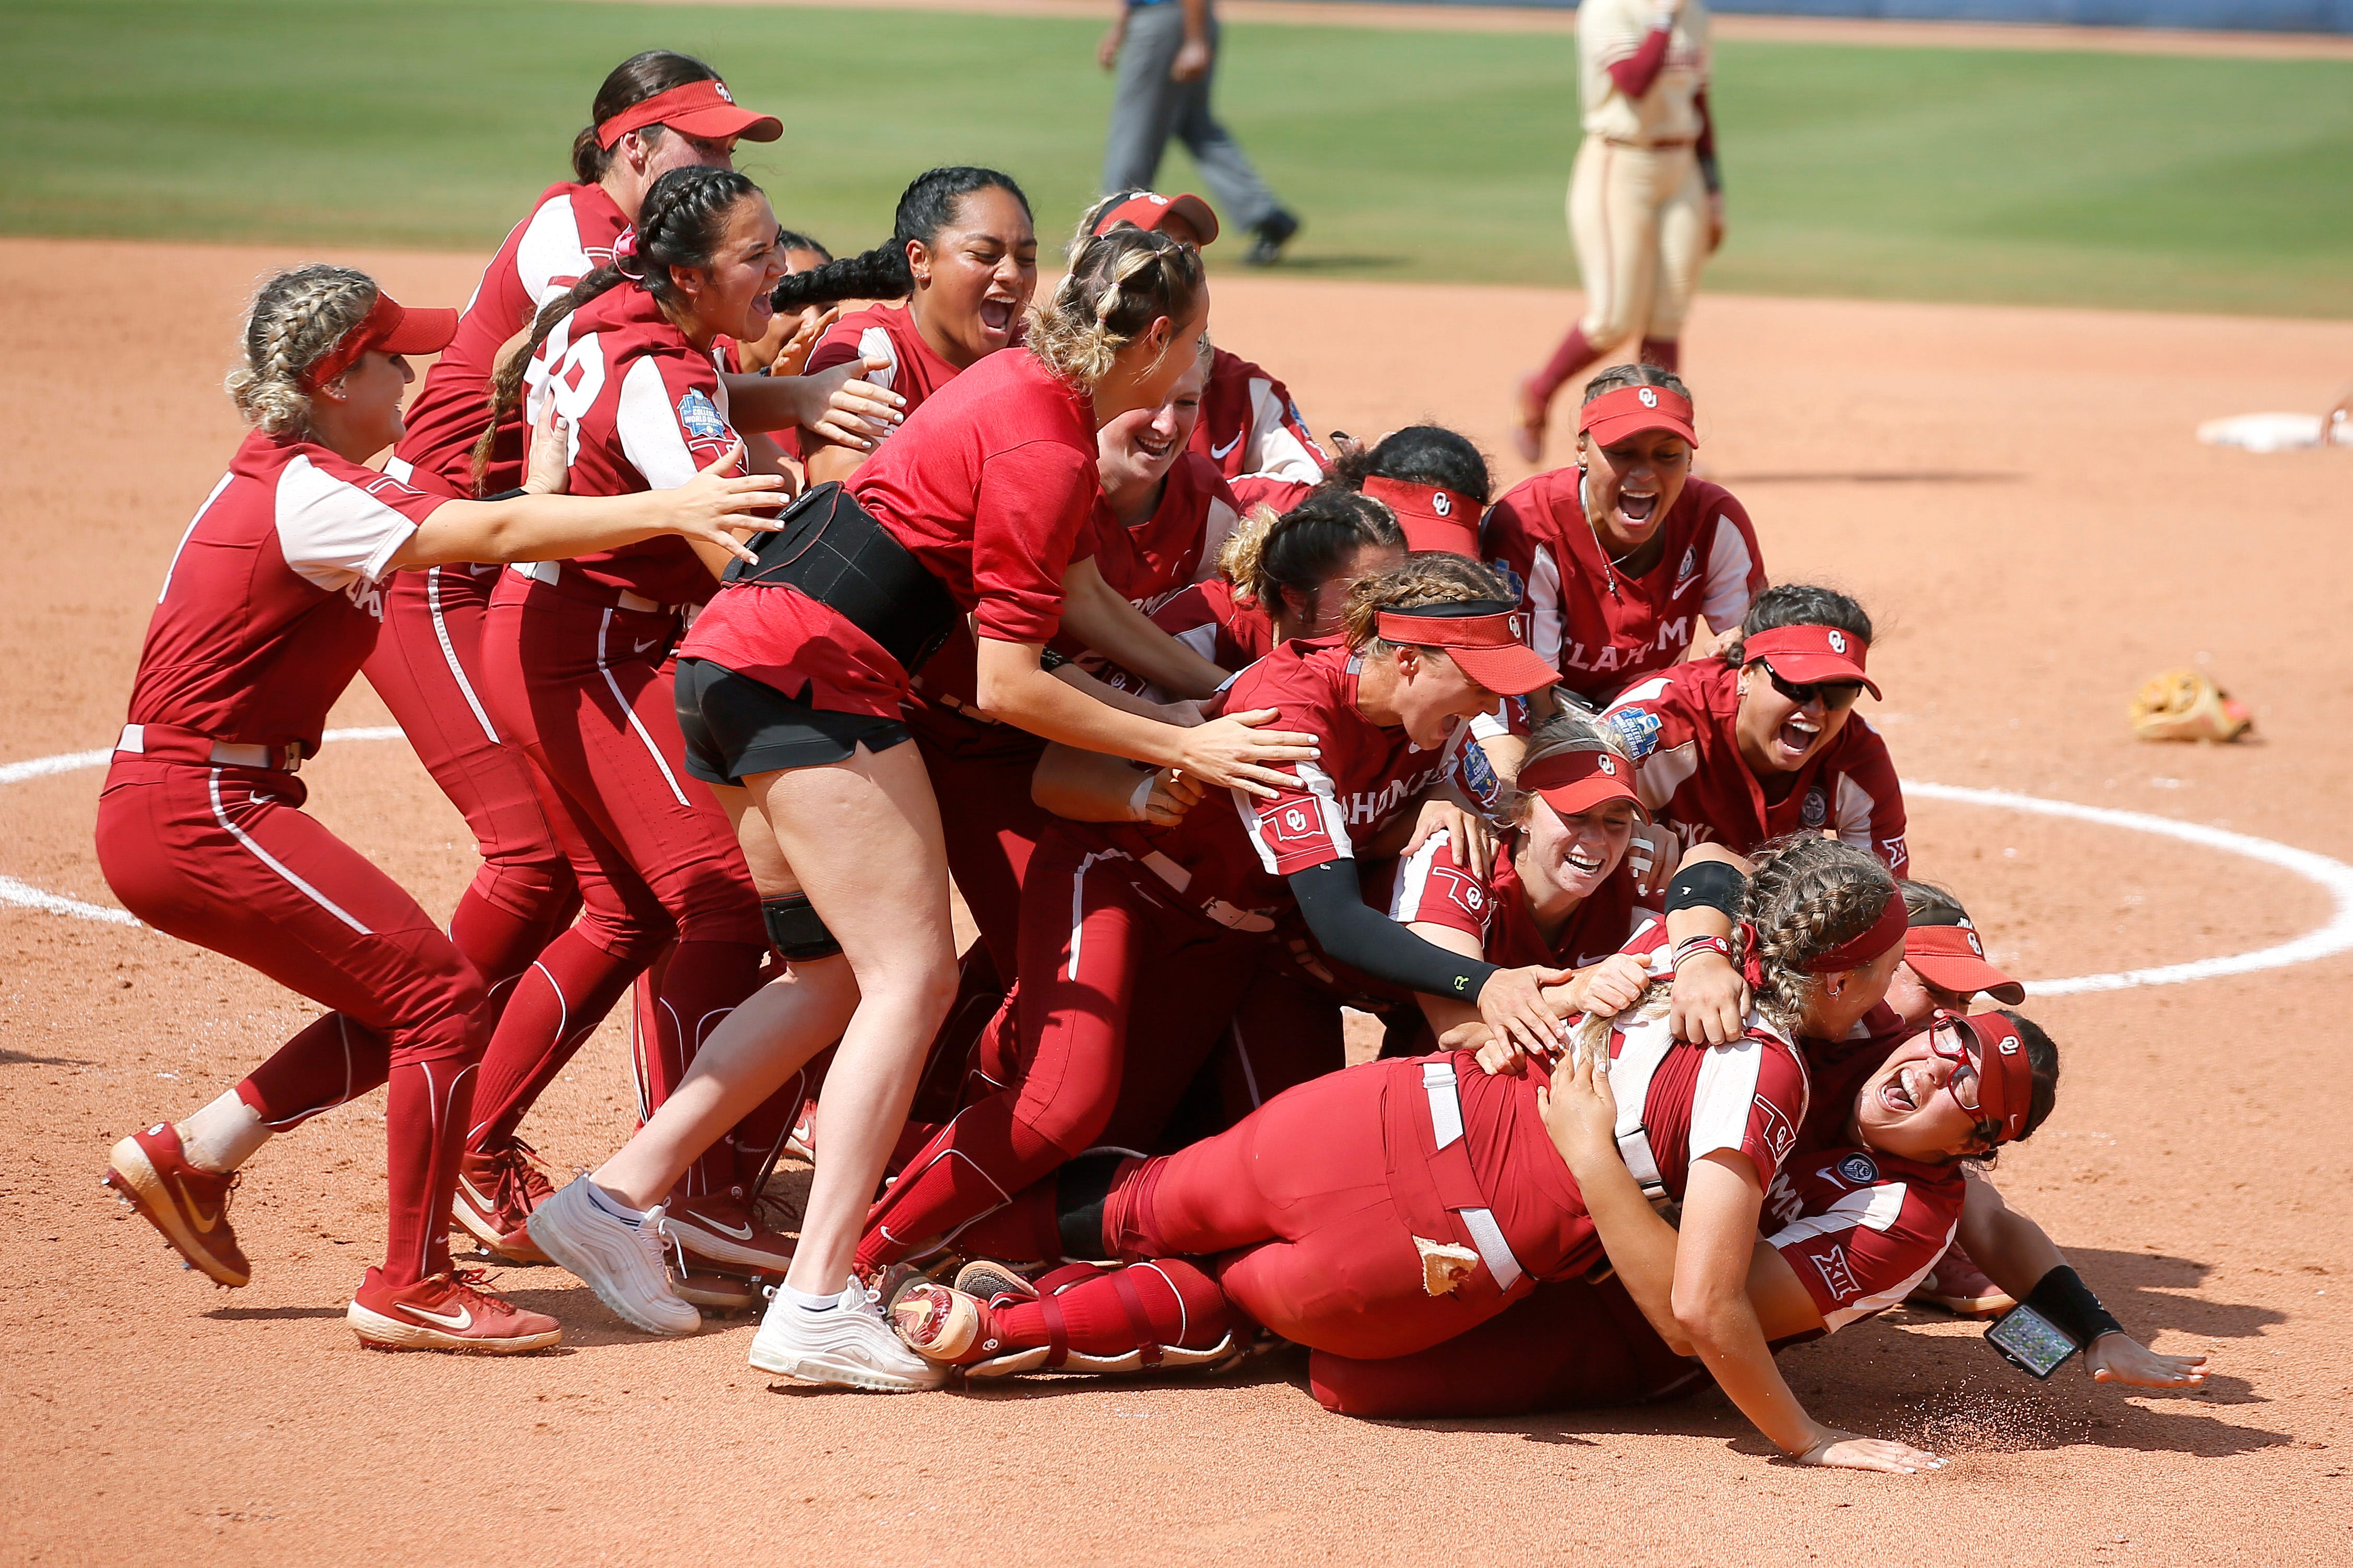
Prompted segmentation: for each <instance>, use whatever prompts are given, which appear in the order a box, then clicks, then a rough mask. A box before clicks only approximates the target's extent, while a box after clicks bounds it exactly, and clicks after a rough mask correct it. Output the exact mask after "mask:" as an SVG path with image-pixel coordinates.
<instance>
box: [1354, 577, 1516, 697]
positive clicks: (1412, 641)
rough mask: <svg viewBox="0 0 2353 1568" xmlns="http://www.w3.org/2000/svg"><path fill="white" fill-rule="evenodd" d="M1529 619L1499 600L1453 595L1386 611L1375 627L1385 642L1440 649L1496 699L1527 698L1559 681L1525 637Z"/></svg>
mask: <svg viewBox="0 0 2353 1568" xmlns="http://www.w3.org/2000/svg"><path fill="white" fill-rule="evenodd" d="M1526 623H1527V617H1526V616H1524V615H1522V614H1520V612H1519V611H1517V610H1515V609H1514V608H1513V607H1512V606H1511V605H1509V604H1506V603H1504V601H1502V600H1500V599H1450V600H1444V601H1441V602H1440V603H1437V604H1431V605H1413V606H1411V607H1409V608H1405V609H1389V610H1383V611H1381V612H1380V614H1379V616H1377V618H1376V620H1375V623H1374V629H1375V630H1376V631H1377V632H1378V633H1379V634H1380V636H1381V637H1383V638H1385V639H1386V640H1388V641H1389V642H1393V643H1404V644H1407V645H1409V646H1410V647H1442V648H1444V649H1445V650H1446V651H1447V654H1448V655H1449V656H1450V657H1451V658H1452V659H1453V660H1454V662H1455V663H1456V664H1457V665H1458V666H1460V667H1461V670H1462V673H1463V674H1465V675H1467V676H1469V677H1470V678H1471V679H1473V680H1475V681H1477V682H1478V683H1479V684H1480V685H1482V686H1483V687H1485V688H1486V689H1488V690H1490V691H1492V692H1493V693H1494V694H1495V695H1496V696H1498V697H1525V696H1526V695H1527V694H1528V693H1529V692H1531V691H1541V690H1543V689H1545V688H1546V687H1547V686H1550V685H1552V684H1553V683H1554V682H1555V681H1556V680H1558V679H1560V671H1558V670H1556V669H1555V668H1553V667H1552V666H1550V665H1548V664H1546V662H1545V661H1544V660H1543V659H1541V658H1537V657H1536V656H1535V652H1534V651H1533V650H1532V649H1531V648H1529V647H1528V645H1527V644H1526V643H1525V641H1524V640H1522V631H1523V628H1524V627H1525V626H1526Z"/></svg>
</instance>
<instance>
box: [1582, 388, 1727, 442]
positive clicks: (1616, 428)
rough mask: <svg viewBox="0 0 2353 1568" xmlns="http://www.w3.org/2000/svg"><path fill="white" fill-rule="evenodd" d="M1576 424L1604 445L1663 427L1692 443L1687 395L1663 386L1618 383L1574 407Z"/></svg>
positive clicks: (1695, 438)
mask: <svg viewBox="0 0 2353 1568" xmlns="http://www.w3.org/2000/svg"><path fill="white" fill-rule="evenodd" d="M1577 429H1578V430H1579V431H1580V432H1590V433H1591V434H1592V437H1593V438H1594V439H1595V440H1596V441H1598V442H1599V443H1600V444H1601V445H1602V446H1604V447H1607V446H1608V445H1609V443H1610V442H1612V441H1620V440H1623V439H1625V438H1626V437H1629V436H1632V435H1637V434H1639V433H1641V431H1644V430H1665V431H1669V432H1671V433H1672V434H1674V435H1677V436H1680V437H1683V439H1684V440H1686V441H1688V442H1690V443H1691V444H1692V445H1693V446H1694V447H1696V446H1698V445H1699V437H1698V435H1697V434H1696V433H1695V432H1694V430H1693V429H1692V405H1691V399H1690V398H1688V397H1685V396H1684V395H1683V394H1682V393H1680V392H1671V391H1669V390H1668V389H1667V388H1665V387H1663V386H1621V387H1619V388H1617V389H1615V390H1614V391H1610V392H1605V393H1603V394H1602V395H1600V396H1599V397H1597V398H1595V399H1594V400H1593V401H1592V402H1590V403H1588V404H1587V405H1585V406H1584V407H1583V408H1581V409H1579V410H1578V411H1577Z"/></svg>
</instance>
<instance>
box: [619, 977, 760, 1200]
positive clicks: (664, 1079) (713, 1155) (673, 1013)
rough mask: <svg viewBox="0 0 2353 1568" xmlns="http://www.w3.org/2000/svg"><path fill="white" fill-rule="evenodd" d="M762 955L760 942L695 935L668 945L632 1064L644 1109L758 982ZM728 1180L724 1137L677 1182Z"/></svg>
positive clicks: (731, 1160) (731, 1157)
mask: <svg viewBox="0 0 2353 1568" xmlns="http://www.w3.org/2000/svg"><path fill="white" fill-rule="evenodd" d="M767 955H768V949H767V946H766V944H765V943H764V942H706V941H701V940H695V941H689V942H680V943H679V944H678V945H677V946H676V947H674V948H672V949H671V950H670V962H669V963H668V964H666V965H664V966H663V969H662V974H661V989H660V991H659V994H657V995H656V997H655V999H654V1032H653V1037H652V1039H651V1040H650V1041H648V1042H646V1045H647V1048H646V1049H644V1050H643V1051H642V1053H641V1060H640V1061H639V1063H638V1070H639V1071H640V1072H642V1073H643V1074H644V1075H645V1078H644V1084H645V1094H646V1109H647V1110H649V1111H652V1110H659V1109H661V1105H662V1102H663V1101H664V1100H668V1099H669V1098H670V1095H671V1094H672V1093H674V1092H675V1091H676V1090H677V1089H678V1086H679V1083H680V1082H681V1080H682V1079H684V1078H685V1077H686V1070H687V1068H689V1067H690V1066H691V1065H692V1063H693V1061H694V1053H695V1052H697V1051H699V1050H701V1049H702V1042H703V1041H704V1040H706V1039H709V1038H710V1037H711V1031H712V1030H713V1029H715V1028H717V1027H718V1026H719V1024H720V1021H721V1020H722V1019H723V1018H725V1017H726V1016H727V1015H728V1014H730V1013H732V1012H733V1011H734V1010H735V1005H736V1004H737V1003H739V1002H741V1001H743V1000H744V997H746V996H749V995H750V994H752V992H753V990H754V987H756V986H757V985H758V984H760V961H761V960H762V959H764V958H765V957H767ZM733 1185H735V1151H734V1147H733V1144H732V1143H731V1142H729V1141H728V1140H727V1139H725V1138H722V1139H720V1140H719V1141H718V1142H715V1143H713V1144H712V1146H711V1147H710V1148H709V1149H707V1150H705V1151H703V1152H702V1157H701V1158H700V1159H698V1160H696V1161H695V1163H693V1164H692V1165H691V1166H689V1167H688V1168H687V1172H686V1176H685V1178H684V1179H683V1180H682V1181H681V1183H680V1186H681V1188H682V1189H683V1190H684V1191H685V1192H687V1193H689V1194H702V1193H723V1192H725V1191H726V1190H727V1189H728V1188H730V1187H732V1186H733ZM745 1195H747V1196H748V1195H750V1194H745Z"/></svg>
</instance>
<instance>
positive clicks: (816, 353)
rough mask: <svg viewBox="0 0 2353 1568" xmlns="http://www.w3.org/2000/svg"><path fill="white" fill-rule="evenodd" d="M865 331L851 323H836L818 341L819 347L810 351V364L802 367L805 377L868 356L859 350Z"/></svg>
mask: <svg viewBox="0 0 2353 1568" xmlns="http://www.w3.org/2000/svg"><path fill="white" fill-rule="evenodd" d="M862 331H864V329H863V328H862V327H860V326H858V325H854V324H851V323H849V322H843V321H836V322H835V323H834V324H833V325H831V326H829V327H828V328H827V329H826V330H825V336H823V337H821V338H819V339H818V341H817V347H815V348H813V349H811V350H810V351H809V356H808V363H807V364H805V365H803V366H801V374H803V375H815V374H817V373H818V371H821V370H831V369H832V368H833V367H834V366H835V365H838V364H848V363H849V362H850V361H851V360H854V359H863V358H865V357H866V356H865V355H864V353H862V352H860V349H859V346H858V344H859V339H860V334H861V333H862Z"/></svg>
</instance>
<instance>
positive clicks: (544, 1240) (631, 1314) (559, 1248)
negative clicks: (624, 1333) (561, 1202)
mask: <svg viewBox="0 0 2353 1568" xmlns="http://www.w3.org/2000/svg"><path fill="white" fill-rule="evenodd" d="M550 1201H553V1200H550ZM537 1217H538V1215H533V1218H534V1219H535V1218H537ZM531 1238H532V1240H533V1241H535V1242H537V1243H538V1244H539V1249H540V1250H541V1251H542V1252H544V1253H546V1254H547V1260H548V1261H549V1262H551V1263H553V1264H554V1265H555V1266H556V1267H557V1268H561V1269H563V1270H564V1271H565V1272H566V1273H568V1274H570V1275H571V1276H572V1277H573V1278H574V1279H577V1280H579V1281H580V1282H581V1283H582V1284H583V1285H586V1286H587V1287H588V1289H591V1290H594V1291H595V1292H596V1300H599V1301H602V1302H604V1303H605V1306H606V1308H607V1310H610V1311H611V1312H612V1314H613V1315H614V1316H615V1317H617V1318H618V1319H620V1320H621V1321H623V1322H625V1323H627V1324H628V1325H629V1327H631V1328H633V1329H638V1330H641V1331H644V1332H646V1333H649V1334H659V1335H661V1336H662V1337H663V1338H664V1339H670V1340H683V1339H691V1338H692V1337H693V1336H694V1335H696V1334H699V1333H701V1332H702V1313H701V1312H697V1313H695V1315H694V1324H693V1326H692V1327H691V1328H688V1327H683V1326H681V1327H679V1328H675V1329H670V1328H664V1327H663V1326H662V1325H661V1324H659V1323H657V1322H654V1321H652V1320H650V1319H649V1318H647V1317H646V1316H644V1315H643V1314H642V1313H640V1312H638V1310H636V1308H634V1307H632V1306H631V1305H630V1304H629V1302H628V1299H627V1298H625V1297H623V1296H622V1295H621V1294H620V1293H619V1292H618V1291H617V1290H615V1289H612V1288H611V1287H609V1286H608V1285H607V1284H606V1283H605V1280H604V1278H603V1273H602V1271H601V1270H596V1269H593V1268H588V1267H584V1265H585V1264H586V1260H587V1255H586V1253H583V1252H580V1251H577V1250H575V1248H573V1247H567V1246H565V1244H564V1242H563V1241H562V1240H561V1239H560V1238H558V1237H554V1236H553V1235H549V1236H542V1235H541V1234H540V1233H539V1232H537V1231H533V1232H532V1233H531ZM551 1244H552V1245H551Z"/></svg>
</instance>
